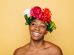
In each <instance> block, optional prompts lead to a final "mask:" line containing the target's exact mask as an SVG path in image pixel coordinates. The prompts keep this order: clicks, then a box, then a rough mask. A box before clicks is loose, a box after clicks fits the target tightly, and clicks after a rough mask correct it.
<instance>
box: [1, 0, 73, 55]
mask: <svg viewBox="0 0 74 55" xmlns="http://www.w3.org/2000/svg"><path fill="white" fill-rule="evenodd" d="M33 6H40V7H41V8H45V7H47V8H49V9H50V10H51V12H52V20H53V21H54V22H55V23H56V30H54V31H53V32H52V33H51V34H50V33H48V34H47V35H46V36H45V40H47V41H50V42H52V43H54V44H56V45H58V46H60V48H61V49H62V51H63V55H74V0H0V55H13V52H14V50H15V49H16V48H18V47H21V46H23V45H25V44H27V43H28V42H29V40H30V35H29V30H28V26H26V25H25V19H24V16H23V15H24V10H25V9H27V8H31V7H33Z"/></svg>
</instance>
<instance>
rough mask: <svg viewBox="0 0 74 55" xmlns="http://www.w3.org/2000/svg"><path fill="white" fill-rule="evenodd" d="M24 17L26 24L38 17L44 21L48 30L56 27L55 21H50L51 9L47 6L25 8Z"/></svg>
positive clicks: (50, 30)
mask: <svg viewBox="0 0 74 55" xmlns="http://www.w3.org/2000/svg"><path fill="white" fill-rule="evenodd" d="M24 18H25V20H26V25H30V24H31V22H32V21H33V20H34V19H39V20H41V21H43V22H45V23H46V25H47V30H48V31H49V32H52V31H53V30H54V29H56V25H55V23H54V22H53V21H51V11H50V10H49V9H48V8H44V9H41V8H40V7H39V6H35V7H33V8H31V9H26V10H25V11H24Z"/></svg>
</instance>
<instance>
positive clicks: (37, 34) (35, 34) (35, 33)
mask: <svg viewBox="0 0 74 55" xmlns="http://www.w3.org/2000/svg"><path fill="white" fill-rule="evenodd" d="M32 34H33V35H34V36H40V33H38V32H33V33H32Z"/></svg>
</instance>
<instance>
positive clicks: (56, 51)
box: [46, 41, 63, 55]
mask: <svg viewBox="0 0 74 55" xmlns="http://www.w3.org/2000/svg"><path fill="white" fill-rule="evenodd" d="M46 44H47V46H49V48H48V51H49V52H50V54H51V55H63V53H62V50H61V48H60V47H59V46H57V45H55V44H53V43H51V42H47V41H46Z"/></svg>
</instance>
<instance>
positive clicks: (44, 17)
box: [41, 8, 51, 22]
mask: <svg viewBox="0 0 74 55" xmlns="http://www.w3.org/2000/svg"><path fill="white" fill-rule="evenodd" d="M41 20H43V21H44V22H50V21H51V12H50V10H49V9H47V8H45V9H43V12H42V17H41Z"/></svg>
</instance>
